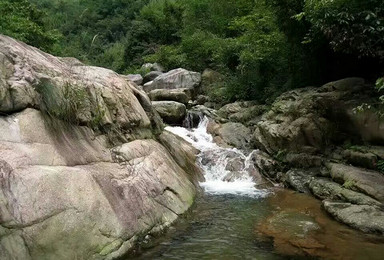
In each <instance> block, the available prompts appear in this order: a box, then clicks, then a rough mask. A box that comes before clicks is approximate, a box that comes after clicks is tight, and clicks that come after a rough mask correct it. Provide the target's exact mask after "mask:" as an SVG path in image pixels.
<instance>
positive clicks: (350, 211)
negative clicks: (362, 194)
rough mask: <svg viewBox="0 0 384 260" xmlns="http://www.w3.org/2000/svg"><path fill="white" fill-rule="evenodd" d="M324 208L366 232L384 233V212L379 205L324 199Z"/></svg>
mask: <svg viewBox="0 0 384 260" xmlns="http://www.w3.org/2000/svg"><path fill="white" fill-rule="evenodd" d="M323 207H324V209H325V210H326V211H327V212H328V213H329V214H331V215H332V216H333V217H334V218H336V219H337V220H339V221H341V222H343V223H345V224H347V225H349V226H351V227H353V228H356V229H360V230H361V231H364V232H371V233H379V234H384V212H383V211H381V210H379V209H378V208H377V207H374V206H368V205H354V204H351V203H345V202H334V201H328V200H325V201H323Z"/></svg>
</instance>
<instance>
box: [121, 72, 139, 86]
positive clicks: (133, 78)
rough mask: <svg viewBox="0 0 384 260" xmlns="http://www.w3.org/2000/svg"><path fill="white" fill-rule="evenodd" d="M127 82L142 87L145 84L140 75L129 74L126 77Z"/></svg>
mask: <svg viewBox="0 0 384 260" xmlns="http://www.w3.org/2000/svg"><path fill="white" fill-rule="evenodd" d="M124 77H125V78H126V79H127V80H129V81H131V82H133V83H135V84H136V85H138V86H139V85H141V84H143V76H141V75H140V74H128V75H126V76H124Z"/></svg>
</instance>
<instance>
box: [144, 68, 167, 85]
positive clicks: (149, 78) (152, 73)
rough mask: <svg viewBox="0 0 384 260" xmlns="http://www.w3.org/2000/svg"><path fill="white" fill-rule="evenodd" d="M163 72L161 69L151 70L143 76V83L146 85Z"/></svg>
mask: <svg viewBox="0 0 384 260" xmlns="http://www.w3.org/2000/svg"><path fill="white" fill-rule="evenodd" d="M162 74H163V73H162V72H160V71H150V72H148V73H147V74H145V76H144V78H143V83H144V86H145V85H146V84H147V83H148V82H152V81H153V80H154V79H155V78H157V77H158V76H160V75H162Z"/></svg>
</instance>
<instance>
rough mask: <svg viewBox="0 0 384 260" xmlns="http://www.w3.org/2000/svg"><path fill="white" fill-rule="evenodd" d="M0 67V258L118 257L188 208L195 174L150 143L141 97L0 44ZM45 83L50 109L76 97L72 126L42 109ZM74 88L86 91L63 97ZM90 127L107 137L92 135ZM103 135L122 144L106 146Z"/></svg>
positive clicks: (152, 124)
mask: <svg viewBox="0 0 384 260" xmlns="http://www.w3.org/2000/svg"><path fill="white" fill-rule="evenodd" d="M0 60H1V62H0V67H1V70H0V71H1V73H0V93H1V95H0V132H1V134H0V158H1V159H0V259H27V260H28V259H59V260H61V259H116V258H121V257H122V256H124V255H125V254H127V253H128V252H130V251H131V250H132V249H134V247H135V245H137V243H138V242H140V241H141V240H142V239H143V237H145V236H147V235H149V236H151V235H155V234H157V233H159V232H161V231H162V230H164V228H166V227H168V226H169V225H171V224H172V223H173V222H174V221H175V220H176V219H177V218H178V216H179V215H181V214H183V213H184V212H186V211H187V210H188V208H189V207H190V206H191V205H192V203H193V200H194V197H195V195H196V191H197V189H196V186H195V185H194V181H193V180H194V179H196V178H197V177H194V176H195V173H196V175H198V176H200V174H201V172H200V171H198V170H197V169H196V168H193V167H185V166H186V165H188V163H187V159H188V162H189V161H194V157H195V154H193V153H192V152H191V153H188V155H185V156H184V157H183V158H185V161H184V162H183V161H182V160H181V159H180V158H177V160H175V159H174V156H173V155H171V153H170V152H171V151H170V150H168V149H167V148H165V147H164V146H163V145H161V144H160V143H158V142H157V141H155V140H154V139H151V138H154V137H153V133H154V132H157V131H159V132H161V131H162V128H161V127H160V125H161V123H159V124H157V123H156V122H157V119H156V115H157V113H156V112H155V111H154V110H153V108H152V106H151V103H150V101H149V98H148V96H146V94H145V93H143V92H142V91H140V90H139V89H136V88H135V86H134V85H132V84H131V83H129V82H127V81H126V80H125V79H124V78H123V77H121V76H120V75H118V74H116V73H114V72H112V71H110V70H107V69H102V68H97V67H88V66H85V65H83V64H82V63H80V62H79V61H77V60H75V59H68V58H65V59H64V58H56V57H54V56H51V55H49V54H46V53H43V52H41V51H39V50H38V49H36V48H33V47H30V46H28V45H25V44H23V43H21V42H18V41H15V40H13V39H11V38H9V37H6V36H0ZM43 83H45V84H46V85H45V87H49V88H50V90H51V91H53V93H55V95H53V96H51V99H49V100H51V101H52V102H63V100H62V99H61V95H64V94H65V96H64V97H66V98H69V101H71V102H74V103H75V104H80V103H77V101H76V98H79V97H81V99H79V100H78V101H81V104H83V103H84V104H85V106H84V107H82V108H81V109H78V110H76V109H75V111H74V113H73V114H71V115H73V116H74V119H76V120H74V121H63V120H59V119H58V118H55V117H54V116H57V115H61V114H60V113H58V114H52V113H53V112H57V111H56V110H49V112H51V114H50V116H48V115H47V113H42V112H41V111H40V110H43V111H45V110H44V109H46V107H44V106H43V105H47V103H44V102H42V101H45V102H48V101H49V100H44V98H46V96H44V95H45V94H47V93H44V92H42V90H44V91H46V90H47V89H39V87H41V85H42V84H43ZM48 83H49V84H48ZM63 88H65V90H66V91H69V92H66V91H62V90H63ZM72 88H75V89H83V90H84V91H81V92H79V93H81V94H82V95H81V96H78V95H77V94H79V93H77V92H76V93H75V94H76V95H69V96H67V94H68V93H72V91H73V89H72ZM39 91H40V92H39ZM55 91H57V92H55ZM50 93H52V92H50ZM72 94H73V93H72ZM61 104H65V103H61ZM95 104H97V106H94V105H95ZM31 107H33V108H31ZM59 108H60V107H59ZM95 108H97V110H99V111H100V112H101V111H103V112H102V113H100V114H98V115H97V118H96V117H95V114H93V113H94V112H95ZM55 109H58V108H57V107H55ZM66 112H67V111H66ZM59 118H60V117H59ZM65 119H68V118H67V117H65ZM96 119H97V121H95V120H96ZM74 122H76V123H79V124H75V123H74ZM96 123H97V124H98V125H99V126H101V127H100V129H101V130H103V129H111V131H106V132H103V131H101V130H100V129H98V132H97V133H98V134H96V133H95V132H94V131H93V130H92V128H91V126H94V124H96ZM79 125H83V126H79ZM111 135H119V136H120V135H121V136H123V137H124V138H123V139H124V140H126V141H123V143H121V145H119V146H115V147H112V148H111V143H110V142H109V141H108V140H109V139H110V136H111ZM144 139H145V140H144ZM187 145H188V144H183V147H184V148H183V150H184V151H188V149H193V148H192V147H189V148H188V147H187ZM176 152H178V151H176ZM179 164H180V165H179ZM195 171H196V172H195Z"/></svg>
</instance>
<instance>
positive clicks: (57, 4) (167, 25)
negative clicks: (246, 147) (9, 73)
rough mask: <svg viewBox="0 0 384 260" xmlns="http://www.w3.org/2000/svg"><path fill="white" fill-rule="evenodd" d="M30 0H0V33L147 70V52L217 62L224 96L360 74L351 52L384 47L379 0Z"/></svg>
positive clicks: (215, 90)
mask: <svg viewBox="0 0 384 260" xmlns="http://www.w3.org/2000/svg"><path fill="white" fill-rule="evenodd" d="M30 2H32V3H33V4H35V5H36V6H37V7H38V8H36V7H35V6H34V5H33V4H30V3H29V2H27V0H0V11H1V12H2V14H3V15H2V17H0V31H1V32H2V33H5V34H8V35H10V36H13V37H16V38H18V39H21V40H23V41H25V42H27V43H29V44H32V45H35V46H37V47H40V48H42V49H44V50H48V51H50V52H52V53H53V54H55V55H59V56H73V57H76V58H78V59H80V60H81V61H83V62H85V63H88V64H92V65H98V66H103V67H107V68H111V69H113V70H115V71H117V72H119V73H128V72H131V73H132V72H139V73H141V74H145V72H146V71H141V70H140V69H139V68H140V67H141V65H142V64H143V63H144V62H159V63H161V64H162V65H163V66H164V67H165V68H166V69H168V70H170V69H173V68H177V67H184V68H186V69H190V70H195V71H200V72H201V71H203V70H204V69H206V68H211V69H213V70H215V71H218V72H219V73H221V74H223V75H224V79H225V80H224V81H223V82H219V83H217V84H216V86H213V87H212V88H211V89H210V91H209V92H210V93H209V95H210V96H211V97H212V98H213V99H214V100H216V101H219V102H230V101H234V100H237V99H248V100H249V99H256V100H260V101H266V102H268V101H270V100H273V99H274V97H276V96H277V95H279V94H280V93H281V92H283V91H285V90H288V89H290V88H296V87H302V86H307V85H318V84H321V83H324V82H325V81H330V80H335V79H337V78H341V77H343V76H351V75H354V76H355V75H356V74H355V73H350V70H348V68H346V67H348V66H351V65H350V64H353V62H350V60H349V58H351V57H352V61H354V62H359V60H358V59H353V58H358V57H370V58H372V57H375V58H376V59H383V57H384V51H383V50H382V46H384V35H383V33H384V29H383V23H384V21H383V19H384V18H383V17H384V15H383V10H384V7H383V5H384V2H383V1H380V0H366V1H361V0H268V1H266V0H260V1H254V0H226V1H221V0H113V1H105V0H66V1H63V0H30ZM39 10H41V11H39ZM60 35H61V36H60ZM303 42H305V43H306V44H303ZM343 53H347V54H348V55H349V56H347V57H348V60H347V59H346V56H340V55H341V54H343ZM343 55H344V54H343ZM333 64H338V65H337V67H336V66H333ZM369 64H375V63H369ZM376 64H377V63H376ZM380 64H381V65H382V63H379V66H375V65H372V67H374V66H375V67H377V69H376V70H380V68H381V67H380V66H381V65H380ZM352 67H353V69H354V72H355V71H358V72H360V71H359V70H360V68H356V66H352ZM344 70H345V71H346V72H347V73H344ZM369 70H370V69H369ZM369 70H368V71H369ZM339 72H340V73H339ZM369 72H370V71H369ZM335 75H336V76H337V77H336V76H335ZM372 75H373V76H374V77H376V78H377V77H378V76H379V75H376V74H375V73H374V72H372ZM356 76H364V75H356ZM381 101H382V102H383V101H384V97H381Z"/></svg>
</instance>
